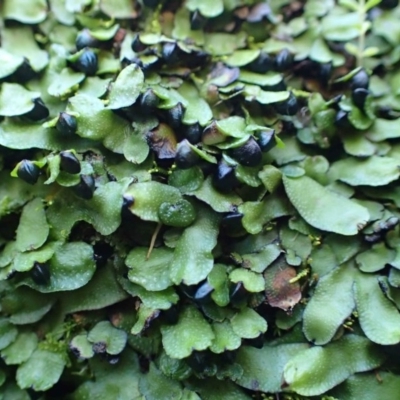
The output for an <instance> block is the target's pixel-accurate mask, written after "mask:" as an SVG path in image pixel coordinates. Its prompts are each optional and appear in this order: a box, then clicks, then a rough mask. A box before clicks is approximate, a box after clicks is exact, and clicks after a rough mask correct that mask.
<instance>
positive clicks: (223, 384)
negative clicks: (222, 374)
mask: <svg viewBox="0 0 400 400" xmlns="http://www.w3.org/2000/svg"><path fill="white" fill-rule="evenodd" d="M192 382H193V384H194V385H193V386H194V387H193V389H194V390H196V392H197V393H199V394H200V396H201V397H200V398H201V399H202V400H222V399H224V398H225V399H229V400H251V399H252V397H250V395H247V394H246V393H244V392H243V391H242V390H241V389H240V388H239V387H238V386H237V385H235V384H234V383H233V382H231V381H229V380H227V379H223V380H220V379H216V378H208V379H197V380H194V379H193V380H192V381H191V383H192ZM181 400H185V399H181ZM190 400H198V398H197V397H194V398H193V397H190Z"/></svg>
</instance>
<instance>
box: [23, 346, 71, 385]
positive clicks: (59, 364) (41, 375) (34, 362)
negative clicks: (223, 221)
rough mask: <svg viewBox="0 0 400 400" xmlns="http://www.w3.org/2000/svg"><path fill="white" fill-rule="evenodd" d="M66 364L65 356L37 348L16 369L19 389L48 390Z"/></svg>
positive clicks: (56, 380)
mask: <svg viewBox="0 0 400 400" xmlns="http://www.w3.org/2000/svg"><path fill="white" fill-rule="evenodd" d="M65 364H66V360H65V356H64V355H63V354H60V353H54V352H52V351H49V350H41V349H37V350H35V352H34V353H33V354H32V355H31V357H30V358H29V359H28V360H27V361H26V362H24V363H23V364H21V365H20V366H19V367H18V369H17V383H18V386H19V387H20V388H21V389H28V388H30V389H33V390H35V391H36V392H39V391H44V390H48V389H50V388H51V387H53V386H54V384H55V383H57V382H58V380H59V379H60V376H61V374H62V372H63V370H64V366H65Z"/></svg>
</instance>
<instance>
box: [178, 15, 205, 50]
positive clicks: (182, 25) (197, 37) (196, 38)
mask: <svg viewBox="0 0 400 400" xmlns="http://www.w3.org/2000/svg"><path fill="white" fill-rule="evenodd" d="M174 22H175V24H174V29H173V31H172V37H173V38H174V39H178V40H182V41H184V40H192V41H193V43H195V44H197V45H198V46H201V45H203V44H204V31H203V30H202V29H199V30H194V31H193V30H192V29H191V26H190V12H189V10H188V9H187V8H183V7H181V8H180V9H178V11H177V12H176V13H175V18H174Z"/></svg>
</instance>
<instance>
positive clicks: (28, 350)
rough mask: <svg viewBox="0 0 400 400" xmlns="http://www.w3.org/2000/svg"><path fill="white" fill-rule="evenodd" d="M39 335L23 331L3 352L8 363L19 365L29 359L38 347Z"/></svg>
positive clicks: (2, 356) (3, 356)
mask: <svg viewBox="0 0 400 400" xmlns="http://www.w3.org/2000/svg"><path fill="white" fill-rule="evenodd" d="M37 344H38V337H37V336H36V334H35V333H34V332H21V333H19V334H18V336H17V338H16V339H15V341H14V342H13V343H12V344H10V345H9V346H8V347H6V348H5V349H4V350H2V352H1V358H2V359H3V360H4V362H5V363H6V364H7V365H18V364H22V363H23V362H25V361H27V360H28V359H29V357H30V356H31V355H32V353H33V352H34V350H35V349H36V347H37Z"/></svg>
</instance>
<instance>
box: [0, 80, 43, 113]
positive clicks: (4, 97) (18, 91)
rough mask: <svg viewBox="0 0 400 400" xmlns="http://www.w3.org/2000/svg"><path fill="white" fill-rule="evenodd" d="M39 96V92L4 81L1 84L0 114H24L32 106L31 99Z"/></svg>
mask: <svg viewBox="0 0 400 400" xmlns="http://www.w3.org/2000/svg"><path fill="white" fill-rule="evenodd" d="M38 97H40V93H38V92H31V91H29V90H26V89H25V88H24V87H23V86H21V85H18V84H17V83H8V82H5V83H3V84H2V85H1V92H0V115H2V116H4V117H12V116H16V115H22V114H26V113H27V112H29V111H31V110H32V109H33V107H34V103H33V100H34V99H36V98H38Z"/></svg>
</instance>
